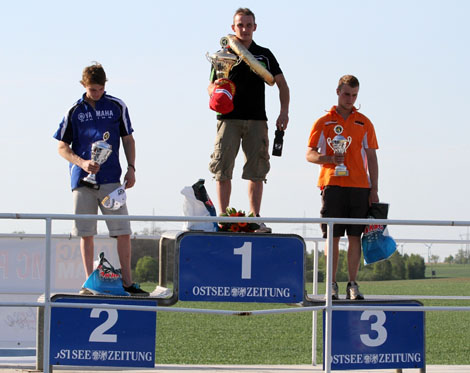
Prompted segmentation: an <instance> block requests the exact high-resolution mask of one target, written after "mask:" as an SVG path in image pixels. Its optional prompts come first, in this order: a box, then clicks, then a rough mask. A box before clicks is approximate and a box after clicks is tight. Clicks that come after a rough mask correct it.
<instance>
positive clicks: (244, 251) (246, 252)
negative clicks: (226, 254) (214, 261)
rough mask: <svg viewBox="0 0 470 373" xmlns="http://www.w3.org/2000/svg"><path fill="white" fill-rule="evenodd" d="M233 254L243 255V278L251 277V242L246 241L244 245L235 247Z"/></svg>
mask: <svg viewBox="0 0 470 373" xmlns="http://www.w3.org/2000/svg"><path fill="white" fill-rule="evenodd" d="M233 254H234V255H241V256H242V278H243V279H247V280H249V279H251V242H245V243H244V244H243V246H242V247H238V248H234V249H233Z"/></svg>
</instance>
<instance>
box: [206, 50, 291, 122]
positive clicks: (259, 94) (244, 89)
mask: <svg viewBox="0 0 470 373" xmlns="http://www.w3.org/2000/svg"><path fill="white" fill-rule="evenodd" d="M248 51H249V52H250V53H251V54H252V55H253V57H255V58H256V59H257V60H258V61H259V62H261V63H262V64H263V65H264V67H266V69H268V70H269V72H270V73H271V74H272V75H273V76H276V75H278V74H282V71H281V68H280V67H279V64H278V62H277V60H276V58H275V57H274V55H273V54H272V53H271V51H270V50H269V49H267V48H263V47H261V46H259V45H257V44H256V43H255V42H254V41H252V43H251V45H250V48H249V49H248ZM215 79H216V78H215V73H214V71H212V81H214V80H215ZM229 79H230V80H231V81H233V82H234V83H235V86H236V91H235V96H234V98H233V105H234V109H233V111H231V112H230V113H228V114H224V115H222V114H218V115H217V119H244V120H247V119H252V120H267V117H266V110H265V99H264V85H265V82H264V80H263V78H261V77H260V76H259V75H257V74H256V73H255V72H253V71H252V70H251V69H250V67H249V66H248V65H247V64H246V63H245V62H244V61H242V62H240V64H238V65H237V66H235V67H234V68H233V69H232V70H231V71H230V74H229Z"/></svg>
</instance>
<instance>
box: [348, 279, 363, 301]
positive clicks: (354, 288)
mask: <svg viewBox="0 0 470 373" xmlns="http://www.w3.org/2000/svg"><path fill="white" fill-rule="evenodd" d="M346 299H351V300H363V299H364V295H362V293H361V292H360V291H359V285H358V284H357V282H355V281H350V282H348V286H347V287H346Z"/></svg>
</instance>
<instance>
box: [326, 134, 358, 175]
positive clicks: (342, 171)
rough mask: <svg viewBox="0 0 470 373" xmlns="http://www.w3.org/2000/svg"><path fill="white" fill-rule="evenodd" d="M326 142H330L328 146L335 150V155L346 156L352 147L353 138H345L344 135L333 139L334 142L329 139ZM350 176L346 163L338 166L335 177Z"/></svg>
mask: <svg viewBox="0 0 470 373" xmlns="http://www.w3.org/2000/svg"><path fill="white" fill-rule="evenodd" d="M326 141H327V142H328V145H329V146H330V148H331V149H333V151H334V152H335V154H340V155H344V154H346V149H348V148H349V145H351V142H352V138H351V136H348V138H345V137H344V136H343V135H336V136H335V137H334V138H333V140H332V139H330V138H329V137H328V138H327V139H326ZM348 175H349V171H348V169H347V168H346V166H345V165H344V163H341V164H338V165H336V167H335V176H348Z"/></svg>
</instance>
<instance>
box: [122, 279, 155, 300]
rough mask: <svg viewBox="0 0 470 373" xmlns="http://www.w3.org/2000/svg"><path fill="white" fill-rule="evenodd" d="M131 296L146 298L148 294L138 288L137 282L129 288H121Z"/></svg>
mask: <svg viewBox="0 0 470 373" xmlns="http://www.w3.org/2000/svg"><path fill="white" fill-rule="evenodd" d="M122 287H123V288H124V290H125V291H127V292H128V293H129V294H130V295H132V296H137V297H148V296H149V295H150V294H149V293H148V292H146V291H144V290H142V289H141V288H140V285H139V284H138V283H137V282H134V283H133V284H132V285H131V286H124V285H123V286H122Z"/></svg>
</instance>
